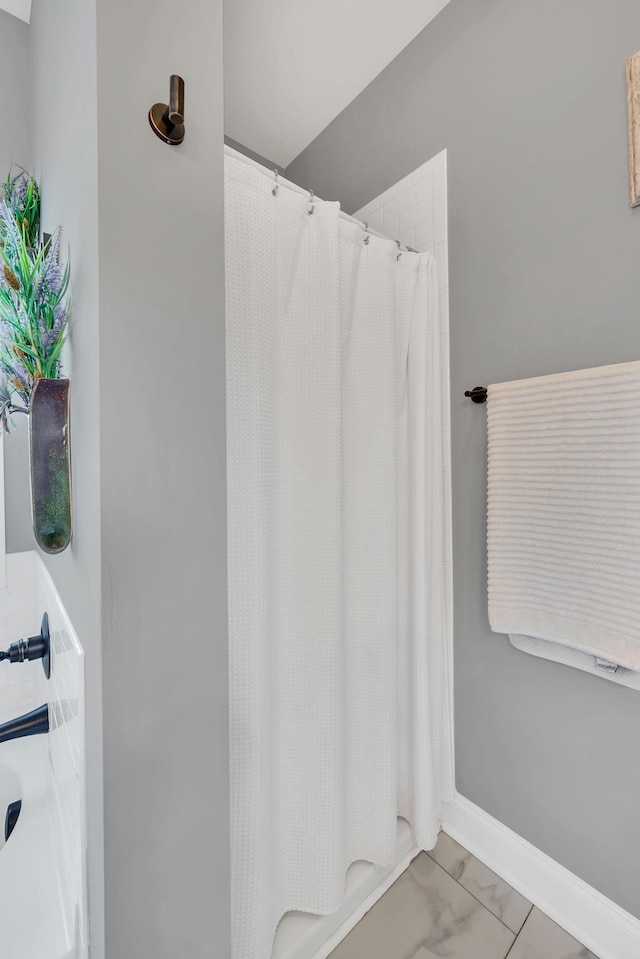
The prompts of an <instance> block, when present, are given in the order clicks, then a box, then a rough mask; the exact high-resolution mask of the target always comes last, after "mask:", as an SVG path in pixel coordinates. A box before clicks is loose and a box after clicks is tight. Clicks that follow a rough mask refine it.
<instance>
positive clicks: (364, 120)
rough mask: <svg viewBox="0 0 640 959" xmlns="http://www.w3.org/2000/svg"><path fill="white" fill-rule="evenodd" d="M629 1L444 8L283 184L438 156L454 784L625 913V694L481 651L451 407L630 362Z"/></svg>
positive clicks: (632, 766)
mask: <svg viewBox="0 0 640 959" xmlns="http://www.w3.org/2000/svg"><path fill="white" fill-rule="evenodd" d="M639 47H640V5H639V4H638V3H637V0H609V2H607V3H584V2H583V0H563V2H562V3H558V2H557V0H483V2H482V3H478V0H452V2H451V3H450V4H449V5H448V6H447V7H446V8H445V10H444V11H443V12H442V13H441V14H440V15H439V16H438V17H437V18H436V19H435V20H434V21H433V22H432V23H431V24H430V25H429V26H428V27H427V28H426V30H424V31H423V33H422V34H420V35H419V36H418V37H417V39H416V40H415V41H414V42H413V43H411V44H410V45H409V46H408V47H407V48H406V49H405V50H404V51H403V52H402V53H401V54H400V55H399V56H398V58H397V59H396V60H395V61H393V63H391V64H390V66H389V67H388V68H387V69H386V70H385V71H384V72H383V73H382V74H380V76H379V77H377V78H376V79H375V80H374V81H373V82H372V83H371V85H370V86H369V87H368V88H367V89H366V90H365V91H364V92H363V93H362V94H361V95H360V96H359V97H358V98H357V99H356V100H355V101H354V102H353V103H352V104H351V105H350V106H349V107H348V108H347V109H346V110H345V111H344V112H343V113H342V114H341V115H340V116H339V117H337V119H336V120H335V121H334V122H333V123H331V124H330V126H329V127H328V128H327V129H326V130H325V131H324V132H323V133H322V134H321V135H320V136H319V137H318V138H317V139H316V140H315V141H314V143H312V144H311V145H310V147H309V148H308V149H307V150H305V151H304V153H302V154H301V156H300V157H298V158H297V159H296V160H295V161H294V162H293V163H292V164H291V165H290V166H289V167H288V169H287V177H288V178H290V179H292V180H294V181H296V182H299V183H303V184H305V185H306V184H309V185H312V186H313V189H314V190H315V191H316V193H317V194H318V195H319V196H323V197H326V198H327V199H340V200H341V201H342V202H343V204H344V206H345V208H346V209H347V210H348V211H354V210H357V209H358V208H359V207H360V206H361V205H363V204H364V203H366V202H367V201H369V200H371V199H373V198H374V197H376V196H377V195H378V194H379V193H380V192H381V191H382V190H384V189H385V188H387V187H389V186H391V185H392V184H393V183H395V182H396V181H397V180H398V179H400V178H401V177H402V176H404V175H405V174H407V173H409V172H410V171H411V170H413V169H415V168H416V167H417V166H418V165H419V164H421V163H423V162H424V161H425V160H427V159H428V158H429V157H431V156H433V155H434V154H435V153H437V152H438V151H439V150H441V149H442V148H443V147H447V149H448V151H449V154H448V155H449V218H450V226H449V236H450V282H451V364H452V366H451V380H452V418H453V487H454V488H453V496H454V503H453V508H454V580H455V585H454V604H455V608H454V615H455V694H456V750H457V786H458V789H459V791H460V792H461V793H462V794H463V795H465V796H466V797H468V798H469V799H471V800H472V801H473V802H475V803H477V804H478V805H479V806H481V807H482V808H483V809H485V810H487V811H488V812H489V813H491V814H492V815H493V816H496V817H497V818H498V819H499V820H501V821H502V822H504V823H505V824H506V825H508V826H510V827H511V828H512V829H514V830H515V831H516V832H517V833H519V834H520V835H522V836H524V837H525V838H526V839H528V840H529V841H530V842H532V843H533V844H534V845H536V846H538V847H539V848H540V849H542V850H544V852H546V853H548V854H549V855H550V856H552V857H553V858H554V859H556V860H557V861H559V862H560V863H562V864H563V865H564V866H566V867H567V868H569V869H570V870H572V871H573V872H574V873H576V874H577V875H579V876H581V877H582V878H583V879H584V880H586V881H587V882H588V883H590V884H592V885H593V886H595V887H596V888H597V889H599V890H601V891H602V892H603V893H605V894H606V895H607V896H609V897H610V898H612V899H613V900H614V901H616V902H618V903H619V904H620V905H621V906H623V907H624V908H626V909H628V910H629V911H630V912H632V913H634V914H635V915H636V916H640V832H639V831H638V828H637V821H638V796H640V761H639V758H640V745H639V744H640V693H637V692H634V691H631V690H628V689H624V688H622V687H619V686H616V685H614V684H612V683H610V682H608V681H607V680H605V679H600V678H595V677H592V676H590V675H587V674H585V673H581V672H579V671H577V670H572V669H570V668H568V667H565V666H559V665H555V664H552V663H549V662H546V661H544V660H541V659H536V658H533V657H530V656H527V655H526V654H524V653H521V652H517V651H516V650H514V649H513V648H511V646H510V645H509V643H508V641H507V639H506V638H505V637H502V636H499V635H495V634H493V633H491V632H490V630H489V626H488V622H487V601H486V558H485V557H486V553H485V550H486V531H485V506H486V486H485V482H486V480H485V476H486V430H485V412H484V409H483V408H481V407H477V406H474V405H473V404H471V403H470V402H469V401H465V400H464V398H463V392H464V390H465V389H466V388H470V387H472V386H475V385H476V384H477V383H492V382H498V381H502V380H510V379H514V378H519V377H527V376H536V375H539V374H543V373H553V372H557V371H560V370H569V369H580V368H583V367H590V366H596V365H600V364H605V363H617V362H621V361H625V360H632V359H638V358H640V209H636V210H634V211H632V210H631V209H630V208H629V201H628V185H627V183H628V181H627V176H628V174H627V133H626V105H625V58H626V57H628V56H630V55H631V54H632V53H634V52H635V51H636V50H637V49H638V48H639Z"/></svg>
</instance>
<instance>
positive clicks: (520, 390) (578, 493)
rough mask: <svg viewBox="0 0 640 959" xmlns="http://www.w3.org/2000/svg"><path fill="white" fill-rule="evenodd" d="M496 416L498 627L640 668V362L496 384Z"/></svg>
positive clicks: (493, 598) (491, 416) (492, 467)
mask: <svg viewBox="0 0 640 959" xmlns="http://www.w3.org/2000/svg"><path fill="white" fill-rule="evenodd" d="M488 426H489V489H488V554H489V621H490V623H491V628H492V629H493V630H494V631H495V632H499V633H508V634H510V635H511V634H513V635H512V640H514V641H515V644H516V645H519V646H520V647H521V648H526V649H527V650H528V651H529V652H533V651H534V650H535V643H532V642H531V640H540V641H542V642H541V643H540V652H539V654H540V655H542V656H547V658H555V659H560V660H561V661H562V659H563V657H561V656H553V655H551V656H550V655H549V646H548V644H549V643H553V644H560V645H561V646H565V647H568V648H569V649H570V650H573V651H576V650H577V651H579V652H581V653H583V654H586V655H587V656H588V657H589V663H590V664H591V665H592V666H593V669H592V670H591V671H594V672H597V671H598V667H596V665H595V660H594V659H592V657H599V658H601V659H604V660H607V661H609V662H612V663H616V664H619V665H620V666H621V667H624V669H625V670H633V671H639V670H640V588H639V586H640V362H633V363H621V364H617V365H615V366H604V367H599V368H596V369H591V370H581V371H579V372H574V373H560V374H557V375H552V376H541V377H536V378H535V379H528V380H518V381H514V382H511V383H499V384H496V385H493V386H491V387H490V388H489V391H488ZM518 634H519V635H518ZM564 661H566V662H571V663H572V664H573V665H579V663H577V662H576V657H575V656H572V657H566V658H564ZM587 668H589V667H587ZM621 672H622V670H621Z"/></svg>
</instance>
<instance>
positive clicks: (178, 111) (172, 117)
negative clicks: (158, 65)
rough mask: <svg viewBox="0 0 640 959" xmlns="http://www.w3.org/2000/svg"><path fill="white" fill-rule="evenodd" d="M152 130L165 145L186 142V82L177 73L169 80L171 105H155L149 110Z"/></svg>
mask: <svg viewBox="0 0 640 959" xmlns="http://www.w3.org/2000/svg"><path fill="white" fill-rule="evenodd" d="M149 123H150V125H151V129H152V130H153V132H154V133H155V134H156V136H159V137H160V139H161V140H164V142H165V143H170V144H171V145H172V146H177V145H178V144H179V143H182V141H183V140H184V80H183V79H182V77H179V76H177V75H176V74H175V73H172V74H171V79H170V80H169V103H154V105H153V106H152V107H151V109H150V110H149Z"/></svg>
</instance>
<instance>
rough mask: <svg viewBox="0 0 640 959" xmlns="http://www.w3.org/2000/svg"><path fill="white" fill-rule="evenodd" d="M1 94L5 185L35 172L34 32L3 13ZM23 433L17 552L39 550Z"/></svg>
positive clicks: (10, 452) (9, 502)
mask: <svg viewBox="0 0 640 959" xmlns="http://www.w3.org/2000/svg"><path fill="white" fill-rule="evenodd" d="M0 89H1V90H4V91H5V92H6V91H10V95H9V96H4V97H3V105H2V136H0V180H4V178H5V177H6V175H7V173H8V172H9V168H10V167H11V165H12V164H13V163H17V164H19V165H20V166H23V167H25V168H26V169H30V167H31V160H32V152H31V82H30V75H29V27H28V26H27V24H26V23H24V22H23V21H22V20H18V18H17V17H13V16H11V14H9V13H5V11H4V10H0ZM14 420H15V426H16V427H17V430H16V432H15V433H13V434H12V435H11V436H10V437H8V438H7V440H6V442H5V443H4V444H3V445H4V467H5V516H6V537H7V550H8V551H9V552H10V553H14V552H16V551H18V550H22V549H32V548H33V545H32V544H33V537H32V536H31V534H30V529H31V523H30V519H29V516H30V505H29V466H28V464H29V458H28V457H29V452H28V450H29V447H28V433H27V423H26V418H25V417H22V416H14Z"/></svg>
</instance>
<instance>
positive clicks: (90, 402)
mask: <svg viewBox="0 0 640 959" xmlns="http://www.w3.org/2000/svg"><path fill="white" fill-rule="evenodd" d="M95 49H96V23H95V4H94V3H91V2H87V0H56V3H55V4H52V3H51V2H50V0H34V2H33V8H32V16H31V72H32V93H33V104H32V105H33V115H32V120H33V148H34V149H33V152H34V172H35V174H36V177H37V178H38V180H39V182H40V186H41V189H42V226H43V229H44V230H45V231H47V232H49V233H51V232H52V231H53V230H54V229H55V228H56V227H57V226H58V225H59V224H62V226H63V230H64V243H63V249H64V247H65V246H66V245H67V244H68V246H69V249H70V256H71V283H72V297H73V321H72V322H73V329H72V335H71V340H70V346H69V348H68V349H67V351H66V354H65V356H64V367H65V371H66V372H68V373H69V375H70V376H71V450H72V470H73V476H72V484H73V514H74V534H73V540H72V543H71V546H70V547H69V549H67V550H66V552H64V553H62V554H61V555H60V556H45V557H43V558H44V560H45V563H46V564H47V567H48V569H49V572H50V573H51V576H52V577H53V580H54V582H55V584H56V586H57V588H58V591H59V593H60V596H61V597H62V601H63V602H64V604H65V606H66V609H67V611H68V613H69V616H70V618H71V621H72V622H73V624H74V627H75V629H76V632H77V634H78V638H79V639H80V642H81V643H82V645H83V648H84V651H85V684H86V717H87V791H88V866H89V909H90V923H91V936H92V947H93V952H92V955H93V959H101V957H102V956H103V955H104V952H103V950H104V905H103V901H104V889H103V874H104V862H103V814H102V795H103V785H102V647H101V641H100V634H101V625H100V446H99V434H98V425H99V417H100V410H99V392H98V382H99V359H98V332H99V301H98V222H97V221H98V152H97V123H96V108H95V105H96V96H97V92H96V91H97V88H96V54H95ZM65 103H67V104H69V103H72V104H73V110H72V111H71V112H69V111H68V110H65V109H64V108H61V105H64V104H65ZM10 439H13V437H10ZM22 466H23V468H24V469H25V470H26V469H27V468H28V451H27V450H25V451H24V459H23V461H22ZM27 489H28V480H27ZM7 495H8V496H10V497H13V496H14V495H15V488H13V487H11V488H9V489H8V493H7ZM22 524H23V525H22V528H21V533H22V538H23V541H24V548H26V549H34V548H35V542H34V540H33V536H32V534H31V522H30V519H29V511H28V509H27V512H26V515H25V516H24V517H23V519H22ZM14 542H15V541H14Z"/></svg>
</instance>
